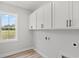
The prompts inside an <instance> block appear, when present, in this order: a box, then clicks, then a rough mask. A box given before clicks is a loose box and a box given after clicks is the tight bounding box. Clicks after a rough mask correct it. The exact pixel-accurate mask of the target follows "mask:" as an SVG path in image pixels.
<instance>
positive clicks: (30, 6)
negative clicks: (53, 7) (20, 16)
mask: <svg viewBox="0 0 79 59" xmlns="http://www.w3.org/2000/svg"><path fill="white" fill-rule="evenodd" d="M48 2H49V1H4V3H7V4H11V5H14V6H18V7H21V8H25V9H27V10H30V11H34V10H36V9H37V8H39V7H40V6H41V5H43V4H46V3H48Z"/></svg>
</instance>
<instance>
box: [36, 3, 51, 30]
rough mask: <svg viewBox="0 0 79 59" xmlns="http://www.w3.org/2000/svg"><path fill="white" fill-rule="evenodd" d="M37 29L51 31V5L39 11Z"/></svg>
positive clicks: (46, 5) (44, 6)
mask: <svg viewBox="0 0 79 59" xmlns="http://www.w3.org/2000/svg"><path fill="white" fill-rule="evenodd" d="M37 29H51V3H48V4H45V5H43V6H42V7H40V8H39V9H38V12H37Z"/></svg>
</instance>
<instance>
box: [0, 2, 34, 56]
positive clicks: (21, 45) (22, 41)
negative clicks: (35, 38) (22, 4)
mask: <svg viewBox="0 0 79 59" xmlns="http://www.w3.org/2000/svg"><path fill="white" fill-rule="evenodd" d="M0 10H3V11H7V12H11V13H16V14H17V15H18V19H17V20H18V23H17V26H18V27H17V29H18V32H17V33H18V36H17V37H18V41H13V42H5V43H0V57H2V56H4V55H8V52H14V51H20V50H24V49H26V50H27V49H28V48H31V47H33V46H32V45H33V44H32V40H31V39H32V33H31V31H29V29H28V25H29V24H28V23H29V11H27V10H25V9H21V8H19V7H15V6H11V5H8V4H4V3H0Z"/></svg>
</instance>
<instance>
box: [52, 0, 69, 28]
mask: <svg viewBox="0 0 79 59" xmlns="http://www.w3.org/2000/svg"><path fill="white" fill-rule="evenodd" d="M53 5H54V7H53V8H54V11H53V13H54V18H53V21H54V22H53V23H54V24H53V25H54V29H67V27H68V19H69V17H68V16H69V15H68V10H69V9H68V8H69V3H68V2H67V1H59V2H54V4H53Z"/></svg>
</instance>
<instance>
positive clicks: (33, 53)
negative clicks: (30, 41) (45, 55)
mask: <svg viewBox="0 0 79 59" xmlns="http://www.w3.org/2000/svg"><path fill="white" fill-rule="evenodd" d="M4 58H42V56H41V55H40V54H38V53H37V52H36V51H34V50H33V49H30V50H26V51H22V52H19V53H16V54H13V55H10V56H6V57H4Z"/></svg>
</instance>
